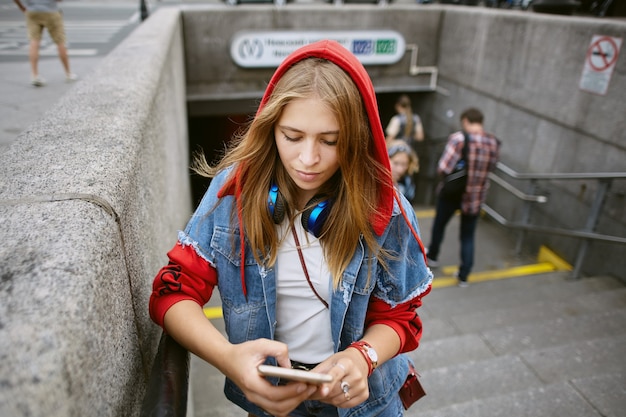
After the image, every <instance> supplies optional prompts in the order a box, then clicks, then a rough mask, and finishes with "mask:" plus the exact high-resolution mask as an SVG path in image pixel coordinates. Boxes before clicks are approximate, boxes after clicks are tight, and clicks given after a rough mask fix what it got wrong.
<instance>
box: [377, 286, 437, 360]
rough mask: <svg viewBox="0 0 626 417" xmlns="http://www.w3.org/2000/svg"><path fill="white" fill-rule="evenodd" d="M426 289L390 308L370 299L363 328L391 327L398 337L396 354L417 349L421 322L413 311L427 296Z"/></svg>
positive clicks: (383, 303) (428, 290)
mask: <svg viewBox="0 0 626 417" xmlns="http://www.w3.org/2000/svg"><path fill="white" fill-rule="evenodd" d="M431 288H432V287H431V286H429V287H428V289H427V290H426V291H425V292H424V293H422V294H421V295H419V296H418V297H415V298H414V299H412V300H409V301H407V302H405V303H402V304H398V305H397V306H395V307H393V308H392V307H391V306H390V305H389V304H387V303H386V302H384V301H382V300H381V299H379V298H376V297H372V298H371V300H370V303H369V307H368V309H367V315H366V317H365V328H368V327H370V326H372V325H374V324H384V325H387V326H389V327H391V328H392V329H393V330H395V332H396V333H397V334H398V336H399V337H400V350H399V351H398V353H404V352H410V351H412V350H415V349H417V346H418V345H419V341H420V339H421V338H422V320H421V319H420V317H419V315H418V314H417V312H416V311H415V310H416V309H417V308H419V307H421V305H422V297H423V296H425V295H427V294H428V293H429V292H430V290H431Z"/></svg>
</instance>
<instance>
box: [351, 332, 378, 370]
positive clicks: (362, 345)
mask: <svg viewBox="0 0 626 417" xmlns="http://www.w3.org/2000/svg"><path fill="white" fill-rule="evenodd" d="M348 347H349V348H350V347H351V348H354V349H356V350H358V351H359V352H361V354H362V355H363V357H364V358H365V361H366V362H367V365H368V366H369V372H368V373H367V376H370V375H372V372H374V369H376V367H377V366H378V353H376V351H375V350H374V348H373V347H372V345H370V344H369V343H367V342H365V341H363V340H359V341H356V342H352V343H351V344H350V346H348Z"/></svg>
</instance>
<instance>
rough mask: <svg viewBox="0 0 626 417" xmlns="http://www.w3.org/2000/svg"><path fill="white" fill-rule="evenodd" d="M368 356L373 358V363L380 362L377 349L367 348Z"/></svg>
mask: <svg viewBox="0 0 626 417" xmlns="http://www.w3.org/2000/svg"><path fill="white" fill-rule="evenodd" d="M367 356H369V357H370V359H371V360H372V362H373V363H377V362H378V354H377V353H376V351H375V350H374V349H372V348H369V349H367Z"/></svg>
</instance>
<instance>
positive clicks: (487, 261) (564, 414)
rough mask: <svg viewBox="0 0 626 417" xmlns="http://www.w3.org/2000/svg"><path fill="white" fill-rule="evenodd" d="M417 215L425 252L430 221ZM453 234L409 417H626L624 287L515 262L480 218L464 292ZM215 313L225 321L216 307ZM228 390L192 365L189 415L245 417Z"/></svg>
mask: <svg viewBox="0 0 626 417" xmlns="http://www.w3.org/2000/svg"><path fill="white" fill-rule="evenodd" d="M418 214H420V227H421V234H422V237H423V239H424V243H426V244H427V243H428V242H427V241H428V231H429V230H430V223H431V220H432V218H431V217H430V215H429V214H428V213H427V212H419V211H418ZM430 214H432V213H430ZM448 228H449V230H448V231H447V233H446V235H447V237H446V240H445V241H444V248H443V251H442V254H441V257H440V259H439V260H440V261H441V262H442V265H444V266H442V267H441V268H438V269H435V270H434V272H435V281H434V283H433V291H432V292H431V293H430V294H429V295H428V296H427V297H425V298H424V304H423V307H422V308H420V310H419V313H420V316H421V317H422V320H423V324H424V336H423V339H422V343H421V345H420V347H419V348H418V349H417V350H416V351H414V352H411V353H410V355H411V357H412V358H413V360H414V361H415V364H416V367H417V369H418V371H419V373H420V375H421V381H422V384H423V385H424V388H425V390H426V392H427V395H426V397H424V398H422V399H421V400H419V401H418V402H417V403H415V404H414V405H413V407H411V409H410V410H408V411H407V412H406V414H405V415H406V417H418V416H419V417H448V416H449V417H453V416H454V417H456V416H463V417H474V416H475V417H547V416H554V417H601V416H602V417H623V416H626V411H625V410H626V285H625V283H624V282H621V281H619V280H618V279H615V278H611V277H592V278H584V279H580V280H575V281H574V280H571V279H570V278H569V276H570V272H569V271H559V269H561V267H560V266H558V265H556V266H554V267H553V268H550V267H547V266H546V265H545V264H546V262H545V260H539V261H538V260H537V257H536V256H535V257H531V256H528V255H525V256H515V255H512V253H513V247H514V241H513V240H514V237H515V235H514V233H510V232H507V231H503V230H502V229H501V228H500V227H499V226H498V225H496V224H494V223H493V222H489V221H488V220H486V219H481V221H480V224H479V226H478V229H477V247H479V248H480V250H478V251H477V254H476V257H477V259H476V266H475V269H474V270H475V271H476V272H475V273H474V274H473V275H470V283H471V285H470V286H469V287H468V288H458V287H456V286H454V285H452V284H454V282H455V280H454V279H453V278H452V277H451V275H452V274H453V271H454V269H455V266H454V265H455V262H456V258H457V254H458V238H457V236H458V219H453V220H452V221H451V223H450V225H449V226H448ZM520 270H527V271H529V272H528V275H522V276H520V274H519V273H517V272H519V271H520ZM546 270H548V271H550V270H552V271H554V272H545V271H546ZM516 271H517V272H516ZM533 272H534V273H533ZM211 305H212V306H213V307H211V306H210V307H209V309H213V310H212V312H213V313H215V312H216V311H219V301H218V298H217V297H216V296H214V299H213V300H212V301H211ZM215 317H216V318H214V319H213V321H214V323H215V324H216V325H217V326H218V327H220V328H223V323H222V320H221V318H219V315H218V314H216V315H215ZM222 387H223V377H222V376H221V374H219V373H218V372H217V371H216V370H215V369H214V368H213V367H211V366H209V365H207V364H206V363H205V362H203V361H201V360H199V359H197V358H196V357H194V356H193V355H192V362H191V387H190V396H191V397H190V413H189V415H190V416H195V417H218V416H220V417H223V416H242V417H243V416H245V413H244V412H243V411H242V410H240V409H239V408H237V407H236V406H234V405H232V404H231V403H230V402H228V400H226V399H225V398H224V395H223V393H222Z"/></svg>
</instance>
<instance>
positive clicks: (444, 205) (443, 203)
mask: <svg viewBox="0 0 626 417" xmlns="http://www.w3.org/2000/svg"><path fill="white" fill-rule="evenodd" d="M458 208H459V204H458V203H454V202H450V201H448V200H444V199H443V198H438V199H437V210H436V213H435V220H434V222H433V227H432V230H431V235H430V245H429V246H428V258H429V259H431V260H433V261H436V260H437V258H438V257H439V250H440V249H441V243H442V242H443V237H444V233H445V231H446V226H447V224H448V222H449V221H450V219H451V218H452V216H453V215H454V212H455V211H456V210H457V209H458ZM433 266H434V265H433Z"/></svg>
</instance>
